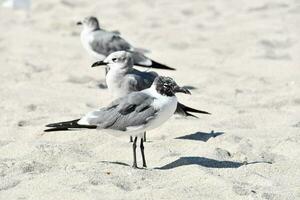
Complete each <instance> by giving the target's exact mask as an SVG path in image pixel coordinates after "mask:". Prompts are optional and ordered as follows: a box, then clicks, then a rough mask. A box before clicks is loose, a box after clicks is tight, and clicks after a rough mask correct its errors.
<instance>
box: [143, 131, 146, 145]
mask: <svg viewBox="0 0 300 200" xmlns="http://www.w3.org/2000/svg"><path fill="white" fill-rule="evenodd" d="M143 139H144V142H146V131H145V132H144V137H143Z"/></svg>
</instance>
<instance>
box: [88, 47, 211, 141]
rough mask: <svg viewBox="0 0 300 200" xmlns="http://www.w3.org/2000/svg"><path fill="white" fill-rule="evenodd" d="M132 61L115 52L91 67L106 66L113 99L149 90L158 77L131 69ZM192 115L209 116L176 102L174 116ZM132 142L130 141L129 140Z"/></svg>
mask: <svg viewBox="0 0 300 200" xmlns="http://www.w3.org/2000/svg"><path fill="white" fill-rule="evenodd" d="M133 63H134V59H133V57H132V56H131V53H129V52H126V51H117V52H114V53H112V54H110V55H109V56H108V57H107V58H105V59H104V60H102V61H98V62H95V63H94V64H93V65H92V67H96V66H99V65H102V66H108V67H109V68H110V70H109V71H108V73H107V74H106V84H107V87H108V90H109V92H110V93H111V94H112V95H113V97H114V98H119V97H122V96H124V95H127V94H130V93H131V92H135V91H141V90H144V89H146V88H149V87H150V86H151V85H152V83H153V82H154V80H155V78H156V77H158V74H157V73H156V72H151V71H150V72H142V71H139V70H136V69H134V68H133ZM190 112H193V113H201V114H210V113H208V112H206V111H202V110H197V109H194V108H190V107H188V106H185V105H183V104H181V103H179V102H178V104H177V108H176V114H180V115H183V116H193V117H196V116H195V115H193V114H191V113H190ZM131 140H132V139H131Z"/></svg>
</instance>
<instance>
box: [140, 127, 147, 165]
mask: <svg viewBox="0 0 300 200" xmlns="http://www.w3.org/2000/svg"><path fill="white" fill-rule="evenodd" d="M145 133H146V132H145ZM140 147H141V153H142V159H143V167H147V164H146V159H145V153H144V141H143V138H141V145H140Z"/></svg>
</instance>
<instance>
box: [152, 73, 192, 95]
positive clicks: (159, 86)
mask: <svg viewBox="0 0 300 200" xmlns="http://www.w3.org/2000/svg"><path fill="white" fill-rule="evenodd" d="M153 84H154V85H155V89H156V91H157V92H158V93H159V94H161V95H165V96H174V95H175V93H177V92H182V93H185V94H191V93H190V92H189V91H188V90H187V89H186V88H182V87H179V86H178V85H177V83H176V82H175V81H174V80H173V79H172V78H170V77H166V76H158V77H156V78H155V80H154V82H153Z"/></svg>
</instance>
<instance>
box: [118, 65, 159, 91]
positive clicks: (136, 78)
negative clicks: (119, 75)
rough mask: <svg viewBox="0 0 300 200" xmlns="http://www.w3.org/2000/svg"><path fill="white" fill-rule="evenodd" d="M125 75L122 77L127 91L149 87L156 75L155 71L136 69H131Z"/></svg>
mask: <svg viewBox="0 0 300 200" xmlns="http://www.w3.org/2000/svg"><path fill="white" fill-rule="evenodd" d="M126 76H127V77H125V78H124V80H125V81H126V83H123V85H124V86H127V88H124V89H127V90H128V91H129V92H134V91H141V90H144V89H147V88H149V87H151V85H152V83H153V81H154V79H155V78H156V77H157V76H158V74H157V73H156V72H141V71H139V70H136V69H132V70H131V71H130V72H128V74H127V75H126Z"/></svg>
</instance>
